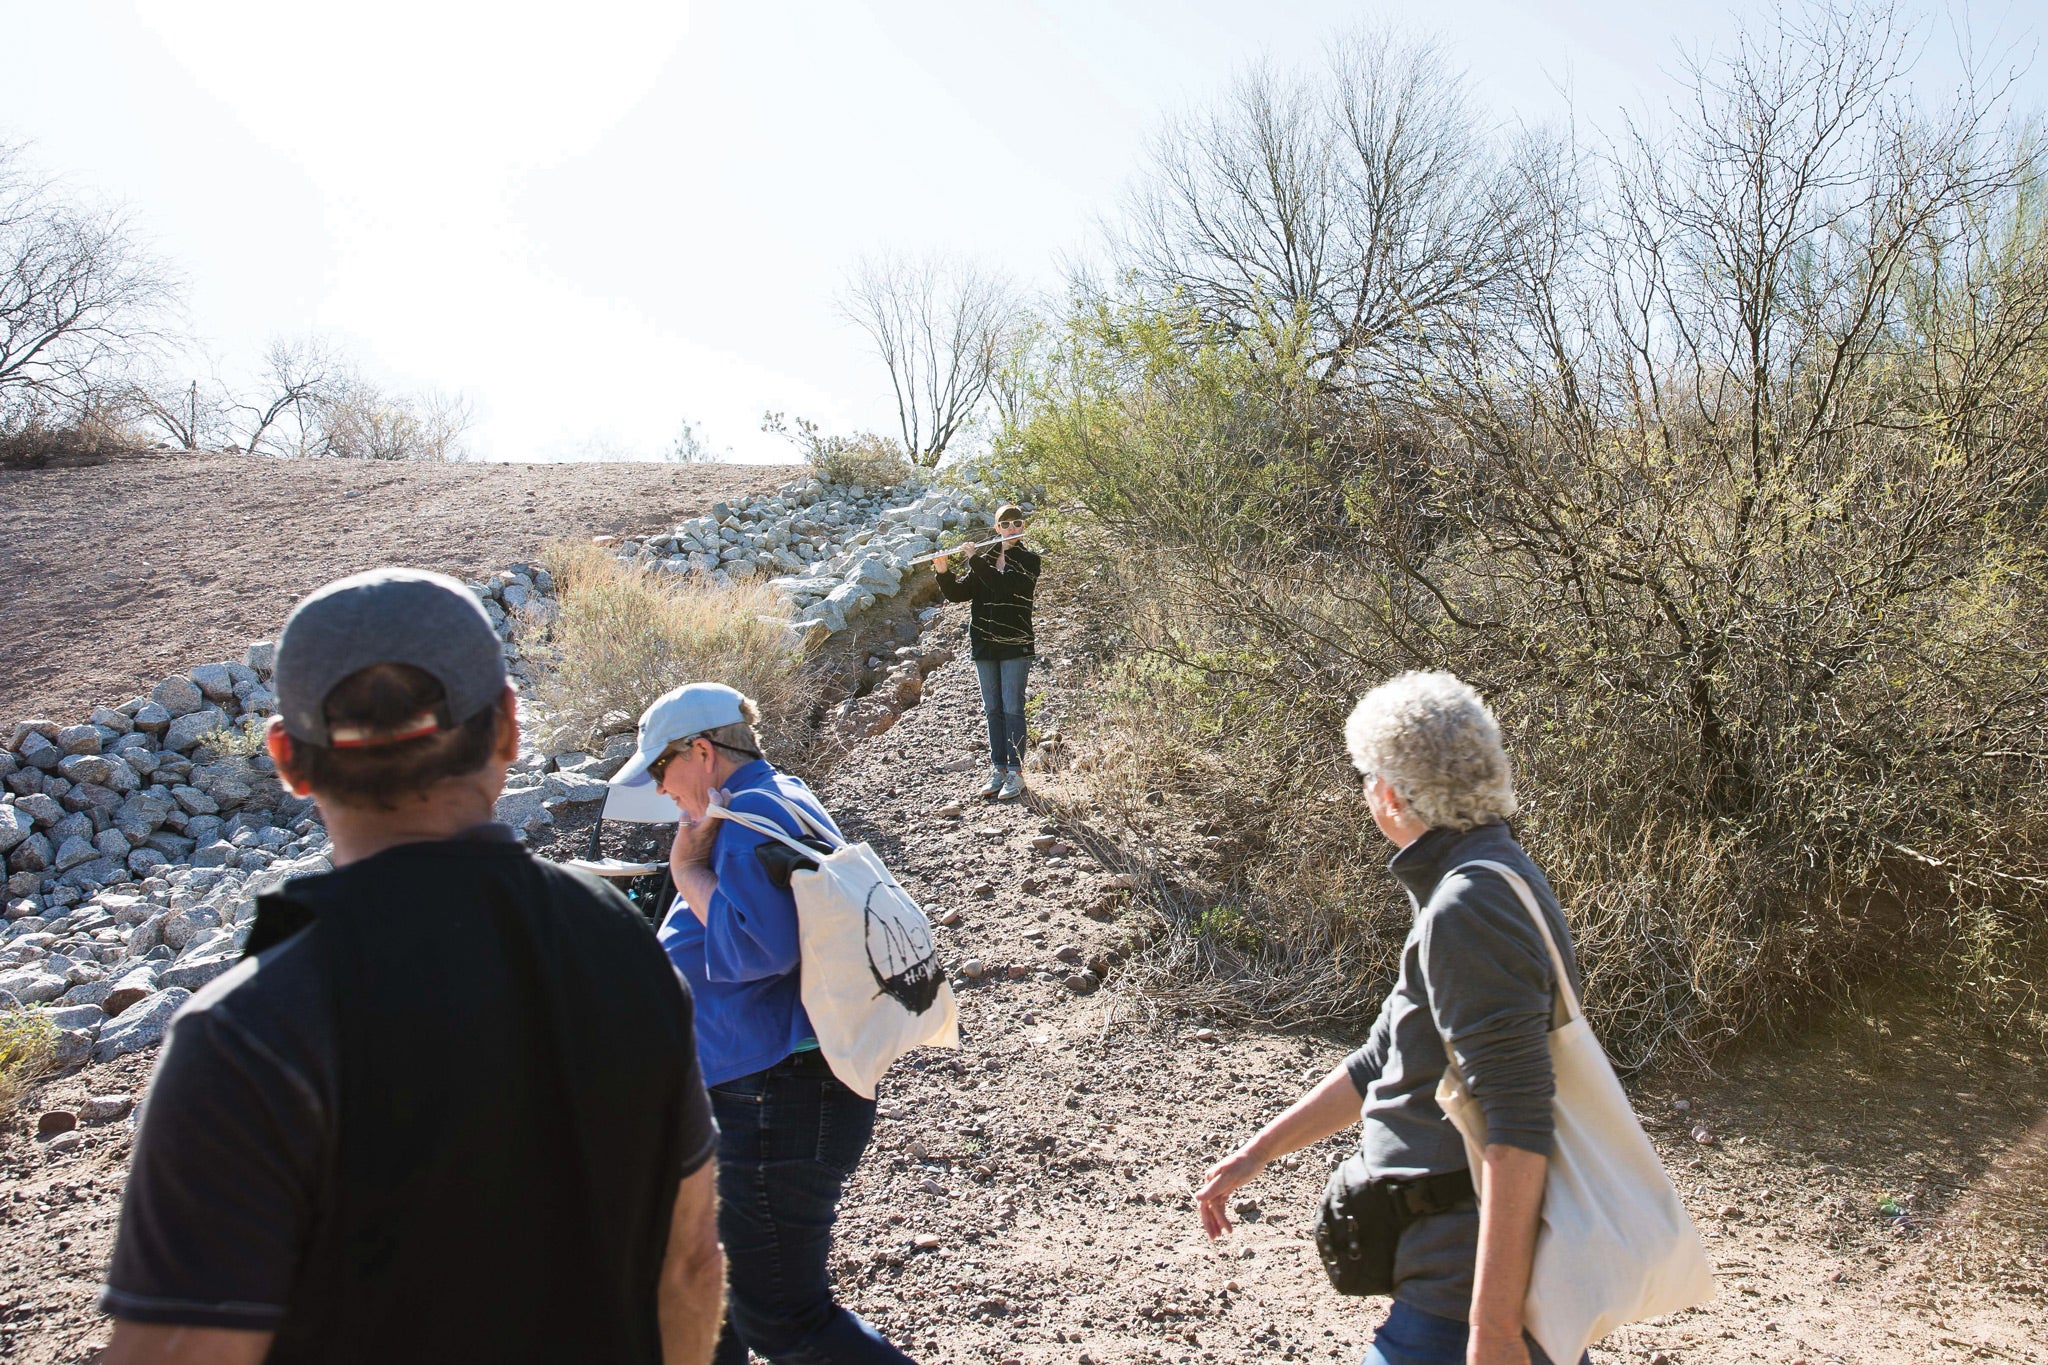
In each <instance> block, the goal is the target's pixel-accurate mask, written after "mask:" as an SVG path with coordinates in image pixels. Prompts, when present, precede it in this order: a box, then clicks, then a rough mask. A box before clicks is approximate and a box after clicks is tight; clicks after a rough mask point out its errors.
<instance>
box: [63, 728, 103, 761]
mask: <svg viewBox="0 0 2048 1365" xmlns="http://www.w3.org/2000/svg"><path fill="white" fill-rule="evenodd" d="M57 747H58V748H60V749H62V750H63V751H64V752H65V753H67V754H96V753H98V752H99V751H100V748H101V741H100V732H99V731H98V730H96V729H94V728H93V727H92V726H90V725H67V726H65V727H64V728H63V729H62V730H59V731H58V732H57Z"/></svg>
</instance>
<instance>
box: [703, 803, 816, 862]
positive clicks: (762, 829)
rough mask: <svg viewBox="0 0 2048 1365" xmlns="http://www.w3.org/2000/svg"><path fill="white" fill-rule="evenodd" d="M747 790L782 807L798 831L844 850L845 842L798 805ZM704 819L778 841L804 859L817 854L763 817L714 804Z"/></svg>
mask: <svg viewBox="0 0 2048 1365" xmlns="http://www.w3.org/2000/svg"><path fill="white" fill-rule="evenodd" d="M749 790H751V791H759V792H760V793H761V795H763V796H765V797H767V798H768V799H769V800H770V801H773V802H775V803H776V804H777V805H779V806H781V807H782V808H783V810H785V811H787V812H788V813H789V816H790V818H791V819H793V820H795V821H796V827H797V828H798V829H799V830H803V831H806V832H808V833H809V834H810V835H811V836H812V837H813V838H816V839H822V840H824V841H825V842H826V843H828V844H830V845H831V846H832V847H833V848H835V849H840V848H844V847H846V840H844V839H842V838H840V837H838V836H837V835H835V834H833V833H832V831H831V830H830V829H828V828H827V827H825V826H824V825H822V824H820V823H818V821H817V820H816V819H815V818H813V817H812V815H811V813H810V812H809V811H807V810H805V809H804V808H803V807H802V806H799V805H797V804H796V803H795V802H794V801H791V800H788V799H787V798H785V797H784V796H782V795H781V794H780V793H778V792H772V791H765V790H762V789H761V788H759V787H754V788H749ZM704 818H705V819H707V820H730V821H732V823H734V824H735V825H738V826H739V827H740V828H741V829H750V830H752V831H753V832H754V833H756V834H759V835H761V836H763V837H764V838H769V839H776V840H780V841H781V842H782V843H785V844H787V845H789V846H790V847H791V848H793V849H795V850H796V851H797V852H799V853H801V854H803V855H804V856H805V857H806V858H815V857H816V856H817V854H818V851H817V850H816V849H814V848H807V847H805V846H804V845H803V844H802V843H800V842H798V841H797V840H796V839H795V838H793V837H792V836H791V835H790V833H789V831H787V830H785V829H784V828H783V827H782V826H780V825H778V824H776V823H775V822H774V821H773V820H770V819H769V818H768V817H767V816H765V815H749V814H747V813H746V812H745V811H742V810H734V809H733V808H732V807H731V806H725V805H720V804H719V803H718V802H717V801H715V800H714V801H713V802H712V803H711V807H710V809H709V810H707V811H705V812H704Z"/></svg>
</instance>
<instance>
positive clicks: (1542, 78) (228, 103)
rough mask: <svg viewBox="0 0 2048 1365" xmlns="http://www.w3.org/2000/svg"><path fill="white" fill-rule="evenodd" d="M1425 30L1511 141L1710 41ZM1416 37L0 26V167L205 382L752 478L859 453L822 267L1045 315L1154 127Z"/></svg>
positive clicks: (1634, 83) (1257, 14) (888, 411)
mask: <svg viewBox="0 0 2048 1365" xmlns="http://www.w3.org/2000/svg"><path fill="white" fill-rule="evenodd" d="M1961 3H1962V0H1958V4H1959V5H1960V4H1961ZM1431 8H1432V10H1433V12H1432V13H1431V16H1430V19H1429V21H1428V22H1429V23H1430V24H1431V25H1432V26H1433V31H1434V32H1436V33H1438V34H1440V35H1441V36H1442V37H1444V38H1445V39H1446V40H1447V41H1448V43H1449V45H1450V47H1451V50H1452V52H1453V53H1454V54H1455V55H1456V56H1457V57H1458V58H1459V59H1460V60H1462V61H1463V62H1464V63H1465V64H1466V65H1467V67H1468V68H1469V70H1470V72H1471V74H1472V75H1473V77H1474V78H1475V83H1476V85H1477V88H1478V90H1479V91H1480V92H1481V94H1482V95H1483V96H1484V97H1485V98H1486V99H1487V100H1489V101H1490V102H1491V104H1492V105H1493V107H1494V109H1495V110H1496V112H1498V113H1499V114H1500V115H1501V116H1502V117H1503V118H1515V117H1519V118H1522V119H1525V120H1528V121H1532V122H1539V121H1543V120H1546V119H1549V118H1553V117H1555V116H1556V115H1557V114H1558V112H1559V111H1560V109H1561V108H1562V99H1561V97H1560V95H1559V93H1558V87H1559V86H1560V85H1562V84H1569V86H1570V87H1571V89H1572V91H1573V94H1574V98H1575V102H1576V105H1577V108H1578V111H1579V115H1580V119H1581V122H1582V123H1584V122H1588V121H1590V122H1594V123H1606V122H1609V121H1611V119H1612V115H1613V111H1614V110H1615V109H1616V108H1617V107H1618V106H1621V105H1624V104H1626V105H1629V106H1631V107H1642V106H1643V105H1644V104H1646V103H1649V102H1661V101H1662V99H1663V98H1664V96H1665V94H1666V93H1667V92H1668V91H1669V89H1670V84H1669V73H1670V72H1671V71H1673V70H1674V68H1675V65H1676V63H1675V60H1674V58H1675V55H1676V53H1677V51H1678V47H1679V44H1681V43H1684V44H1687V45H1692V44H1699V43H1706V44H1709V45H1711V44H1713V43H1716V42H1718V41H1719V40H1721V39H1722V38H1724V37H1725V35H1726V33H1727V32H1728V30H1729V28H1730V26H1731V21H1730V19H1729V18H1728V15H1727V12H1726V11H1725V10H1724V9H1723V8H1722V7H1720V6H1711V7H1709V6H1690V5H1687V6H1673V5H1666V4H1646V3H1643V2H1642V0H1439V3H1438V4H1437V5H1435V6H1433V7H1431ZM1741 8H1744V9H1750V8H1752V6H1751V5H1750V4H1747V3H1746V4H1744V5H1742V6H1741ZM1416 12H1417V10H1416V7H1415V6H1413V5H1392V4H1389V3H1387V2H1386V0H1354V2H1353V3H1348V4H1346V3H1336V2H1335V0H1263V3H1260V4H1256V5H1252V4H1246V3H1243V0H1037V3H1032V2H1031V0H968V2H967V3H960V0H950V2H942V0H872V2H871V3H858V2H857V0H754V3H735V0H650V2H647V3H642V2H640V0H580V3H578V4H575V5H571V6H564V5H561V4H558V3H555V4H546V5H542V4H534V3H530V2H529V0H475V2H470V3H457V2H456V0H351V2H350V3H348V4H346V5H333V4H321V5H307V4H293V3H278V0H263V3H257V2H256V0H208V2H200V0H188V2H186V3H177V2H176V0H130V2H129V3H115V2H114V0H71V3H50V2H49V0H0V49H4V50H6V51H7V52H8V53H9V54H10V58H9V60H8V61H7V62H6V64H5V65H6V71H7V75H6V79H5V80H4V82H0V140H4V139H27V140H29V141H30V142H31V143H33V144H34V147H33V154H34V156H35V159H36V160H37V162H38V163H39V164H40V166H41V167H42V168H43V169H45V170H47V171H52V172H56V173H58V174H60V175H61V176H63V177H64V178H65V180H66V181H67V182H68V183H70V184H71V185H72V186H74V187H75V188H77V189H79V190H82V191H85V192H89V193H92V194H96V195H100V196H104V197H108V198H113V199H119V200H123V201H126V202H127V203H128V204H130V205H131V206H132V207H133V209H134V210H135V212H136V214H137V217H138V221H139V223H140V224H141V226H142V228H143V230H144V232H145V234H146V235H147V237H148V238H149V239H150V241H151V242H152V244H153V245H154V246H155V248H156V249H157V250H158V251H159V252H160V253H161V254H163V255H164V256H166V257H168V258H169V259H170V260H172V261H173V262H174V263H175V264H176V265H177V266H178V268H179V269H180V270H181V271H182V272H183V274H184V276H185V278H186V279H187V281H188V285H189V289H188V295H189V299H190V326H191V328H192V330H193V331H194V332H195V333H196V334H197V335H198V336H200V337H201V338H203V340H204V341H205V343H206V345H207V346H208V347H209V348H210V349H211V350H212V351H213V352H214V353H215V354H217V355H218V356H220V357H221V358H222V360H223V362H224V363H225V365H226V367H227V368H228V369H230V370H232V369H234V368H236V367H239V366H242V365H246V364H249V363H250V362H251V361H252V360H253V359H254V357H255V356H256V354H257V353H258V352H259V351H260V349H261V347H262V345H263V343H264V341H265V340H266V339H267V338H269V337H272V336H276V335H282V334H303V333H306V332H309V331H317V332H321V333H326V334H329V335H332V336H334V337H336V338H338V339H340V340H341V341H343V342H344V343H345V344H346V346H347V347H348V349H349V350H350V351H351V352H352V353H353V354H354V355H355V356H356V357H357V358H358V359H359V360H360V361H362V362H363V363H364V364H365V366H366V367H367V368H368V369H369V370H370V371H371V372H372V373H374V374H376V375H377V376H378V377H380V378H382V379H384V380H386V381H387V382H390V383H393V384H396V385H400V386H435V387H441V388H449V389H461V390H463V391H465V392H467V393H468V394H470V395H471V396H472V398H473V399H474V400H475V402H476V405H477V411H478V416H479V419H480V420H479V423H478V426H477V428H476V430H475V432H474V433H473V435H472V438H471V445H472V446H473V447H474V448H475V450H476V452H477V453H478V454H479V455H481V456H483V457H484V458H489V459H547V458H562V457H566V456H575V455H579V454H580V455H586V456H587V455H590V454H593V453H598V452H611V453H617V454H632V455H641V456H647V455H652V454H654V453H655V452H657V451H658V450H660V449H662V448H664V447H665V446H666V445H667V444H668V443H669V441H670V439H671V438H672V437H673V436H674V434H675V432H676V431H677V430H678V428H679V426H680V424H681V422H682V421H683V420H684V419H685V418H689V419H692V420H694V421H696V422H697V423H698V425H699V427H700V430H702V431H703V433H704V434H705V435H706V436H708V438H709V439H710V441H711V443H712V444H713V445H714V446H715V447H719V448H724V447H728V446H729V447H730V448H731V449H732V450H733V451H734V452H735V454H736V455H737V456H738V457H740V458H750V459H787V458H789V454H790V452H789V447H788V446H786V445H785V444H783V443H782V442H781V441H780V440H778V439H776V438H774V437H771V436H766V435H763V434H762V433H761V432H760V431H759V430H758V426H759V422H760V417H761V414H762V412H763V411H764V410H766V409H770V408H775V409H781V410H785V411H787V412H789V413H791V414H801V415H804V416H808V417H811V418H813V419H814V420H817V421H819V422H821V423H822V424H824V425H825V426H826V427H827V428H828V429H834V430H843V429H851V428H855V427H865V428H872V429H876V430H880V431H883V432H887V433H893V432H894V431H895V418H894V408H893V406H892V404H891V403H890V401H889V398H888V391H887V384H886V379H885V376H884V373H883V371H882V370H881V368H880V365H879V363H878V362H876V361H875V360H873V359H872V358H871V357H870V356H869V355H868V354H867V353H866V351H865V350H864V347H863V342H862V339H861V337H860V335H859V334H858V333H857V332H855V331H854V330H853V329H852V328H851V327H849V326H848V325H846V324H845V323H844V322H842V321H841V320H840V319H839V318H838V316H837V314H836V312H835V308H834V304H833V297H834V294H835V292H836V291H837V290H838V289H839V287H840V284H841V281H842V279H843V277H844V274H845V272H846V270H847V268H848V267H849V266H850V265H851V264H852V262H853V261H854V260H855V259H856V258H857V257H858V256H859V255H860V254H861V253H863V252H865V251H871V250H874V249H877V248H883V247H893V248H902V249H906V250H910V251H918V250H923V249H926V248H939V249H943V250H948V251H955V252H961V253H965V254H970V255H974V256H977V257H980V258H981V259H983V260H985V261H987V262H989V263H992V264H995V265H997V266H1000V267H1001V268H1003V269H1005V270H1007V271H1008V272H1009V273H1010V274H1011V275H1012V276H1013V277H1015V278H1016V279H1017V280H1018V281H1019V282H1020V283H1022V284H1025V285H1027V286H1031V287H1035V288H1041V289H1051V288H1054V287H1056V285H1057V283H1058V280H1059V278H1060V274H1059V266H1060V262H1061V260H1062V259H1064V258H1071V257H1073V256H1075V255H1078V254H1081V253H1085V252H1087V251H1088V250H1089V249H1090V248H1091V247H1092V245H1093V241H1094V237H1095V233H1094V223H1095V222H1096V220H1097V218H1098V217H1099V216H1100V215H1104V214H1107V213H1109V212H1111V211H1112V210H1113V208H1114V206H1115V203H1116V200H1117V196H1118V193H1119V191H1120V189H1121V188H1122V186H1123V185H1124V183H1125V182H1126V180H1127V179H1128V178H1129V176H1130V174H1131V172H1132V171H1133V169H1134V168H1135V167H1136V166H1137V164H1138V162H1139V158H1140V156H1141V153H1142V149H1143V144H1144V142H1145V139H1146V138H1147V136H1148V135H1149V134H1150V132H1151V131H1152V130H1153V129H1155V128H1156V127H1157V125H1158V122H1159V120H1160V119H1161V118H1162V117H1163V115H1164V114H1166V113H1167V112H1169V111H1173V110H1176V109H1181V108H1185V107H1188V106H1189V105H1191V104H1196V103H1200V102H1203V101H1205V100H1206V99H1207V98H1209V97H1210V96H1211V95H1213V94H1214V93H1215V92H1216V91H1218V90H1219V89H1220V88H1222V86H1223V85H1224V84H1225V83H1226V82H1227V81H1228V79H1229V77H1230V75H1231V73H1232V72H1233V70H1235V69H1236V68H1237V67H1238V66H1240V65H1241V64H1242V63H1244V62H1245V61H1247V60H1248V59H1250V58H1252V57H1254V56H1257V55H1259V54H1262V53H1263V54H1265V55H1268V56H1270V57H1272V58H1274V59H1275V60H1277V61H1279V62H1281V63H1283V64H1285V63H1294V62H1308V61H1312V60H1314V59H1315V57H1316V56H1317V54H1318V52H1319V51H1320V48H1321V45H1322V44H1323V42H1324V41H1325V39H1326V38H1327V37H1328V36H1329V35H1330V34H1331V33H1333V32H1335V31H1337V30H1338V29H1339V28H1341V27H1343V26H1344V25H1347V24H1351V23H1355V22H1357V21H1358V20H1360V19H1369V18H1372V17H1374V16H1376V15H1381V14H1387V13H1392V14H1396V15H1406V16H1411V17H1412V16H1414V15H1415V14H1416ZM1678 12H1683V13H1686V14H1687V15H1688V16H1689V17H1687V18H1686V19H1684V20H1683V21H1674V20H1673V18H1672V17H1671V16H1672V15H1673V14H1674V13H1678ZM1956 13H1958V14H1962V13H1967V14H1968V15H1969V25H1970V27H1971V29H1972V30H1973V35H1972V36H1973V40H1974V42H1975V45H1976V47H1977V48H1978V50H1980V51H1983V50H1987V49H1990V48H2000V49H2008V50H2010V49H2012V48H2013V45H2014V44H2017V45H2018V55H2019V56H2021V57H2023V58H2024V57H2026V56H2028V55H2030V54H2031V53H2032V51H2033V43H2034V35H2035V34H2037V33H2039V32H2040V31H2041V30H2042V29H2043V28H2044V27H2048V0H1969V3H1968V4H1967V7H1966V8H1961V9H1958V10H1957V11H1956ZM1959 23H1960V21H1958V20H1949V19H1944V20H1942V21H1941V22H1940V24H1938V25H1937V27H1936V31H1935V33H1934V40H1935V41H1934V46H1935V47H1936V48H1939V49H1950V48H1952V47H1953V45H1954V42H1953V38H1952V36H1951V34H1952V29H1953V28H1955V27H1958V26H1959ZM1942 55H1943V54H1940V53H1930V62H1929V63H1928V66H1929V67H1930V68H1933V69H1934V70H1938V69H1939V68H1941V67H1942V66H1945V65H1948V63H1946V62H1944V61H1943V60H1942ZM1929 74H1933V71H1930V73H1929ZM2042 76H2043V73H2042V72H2041V71H2039V70H2037V71H2035V72H2034V73H2032V75H2030V77H2029V78H2028V80H2027V83H2026V84H2027V87H2028V88H2029V90H2030V91H2032V92H2036V94H2037V95H2038V92H2040V91H2041V90H2043V89H2044V88H2048V87H2044V83H2043V79H2042ZM2036 103H2038V98H2037V99H2036Z"/></svg>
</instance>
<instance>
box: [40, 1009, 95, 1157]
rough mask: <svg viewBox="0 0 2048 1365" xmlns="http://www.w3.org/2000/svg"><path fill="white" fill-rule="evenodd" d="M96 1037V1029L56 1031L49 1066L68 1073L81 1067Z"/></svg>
mask: <svg viewBox="0 0 2048 1365" xmlns="http://www.w3.org/2000/svg"><path fill="white" fill-rule="evenodd" d="M98 1037H99V1030H98V1029H84V1028H73V1029H58V1030H57V1046H56V1048H55V1050H54V1051H52V1052H51V1054H50V1061H51V1064H52V1065H54V1066H55V1067H56V1068H57V1069H58V1070H59V1071H69V1070H70V1069H71V1068H72V1067H74V1066H82V1065H83V1064H84V1063H85V1059H86V1058H88V1057H90V1056H92V1049H93V1043H94V1042H95V1040H97V1038H98ZM71 1136H73V1134H70V1133H59V1134H58V1135H57V1136H56V1137H54V1138H51V1139H50V1141H51V1142H52V1143H55V1142H58V1141H60V1140H61V1139H63V1138H67V1137H71Z"/></svg>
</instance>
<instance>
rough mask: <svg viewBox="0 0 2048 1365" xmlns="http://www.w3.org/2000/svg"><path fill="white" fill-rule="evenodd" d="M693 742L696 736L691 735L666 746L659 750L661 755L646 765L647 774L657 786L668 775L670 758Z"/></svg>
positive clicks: (679, 753) (676, 755) (677, 754)
mask: <svg viewBox="0 0 2048 1365" xmlns="http://www.w3.org/2000/svg"><path fill="white" fill-rule="evenodd" d="M694 743H696V737H695V736H694V735H693V736H691V737H690V738H689V739H686V740H680V741H678V742H677V743H676V744H671V745H669V746H668V748H666V749H663V750H662V751H661V757H659V758H657V759H655V760H654V761H653V762H652V763H650V764H648V765H647V775H648V776H649V777H651V778H653V779H654V785H655V786H657V787H659V786H660V785H661V783H662V779H663V778H665V777H667V776H668V765H669V762H670V760H672V759H674V758H676V757H678V756H679V755H681V754H682V752H683V750H684V749H687V748H689V747H690V745H692V744H694Z"/></svg>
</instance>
